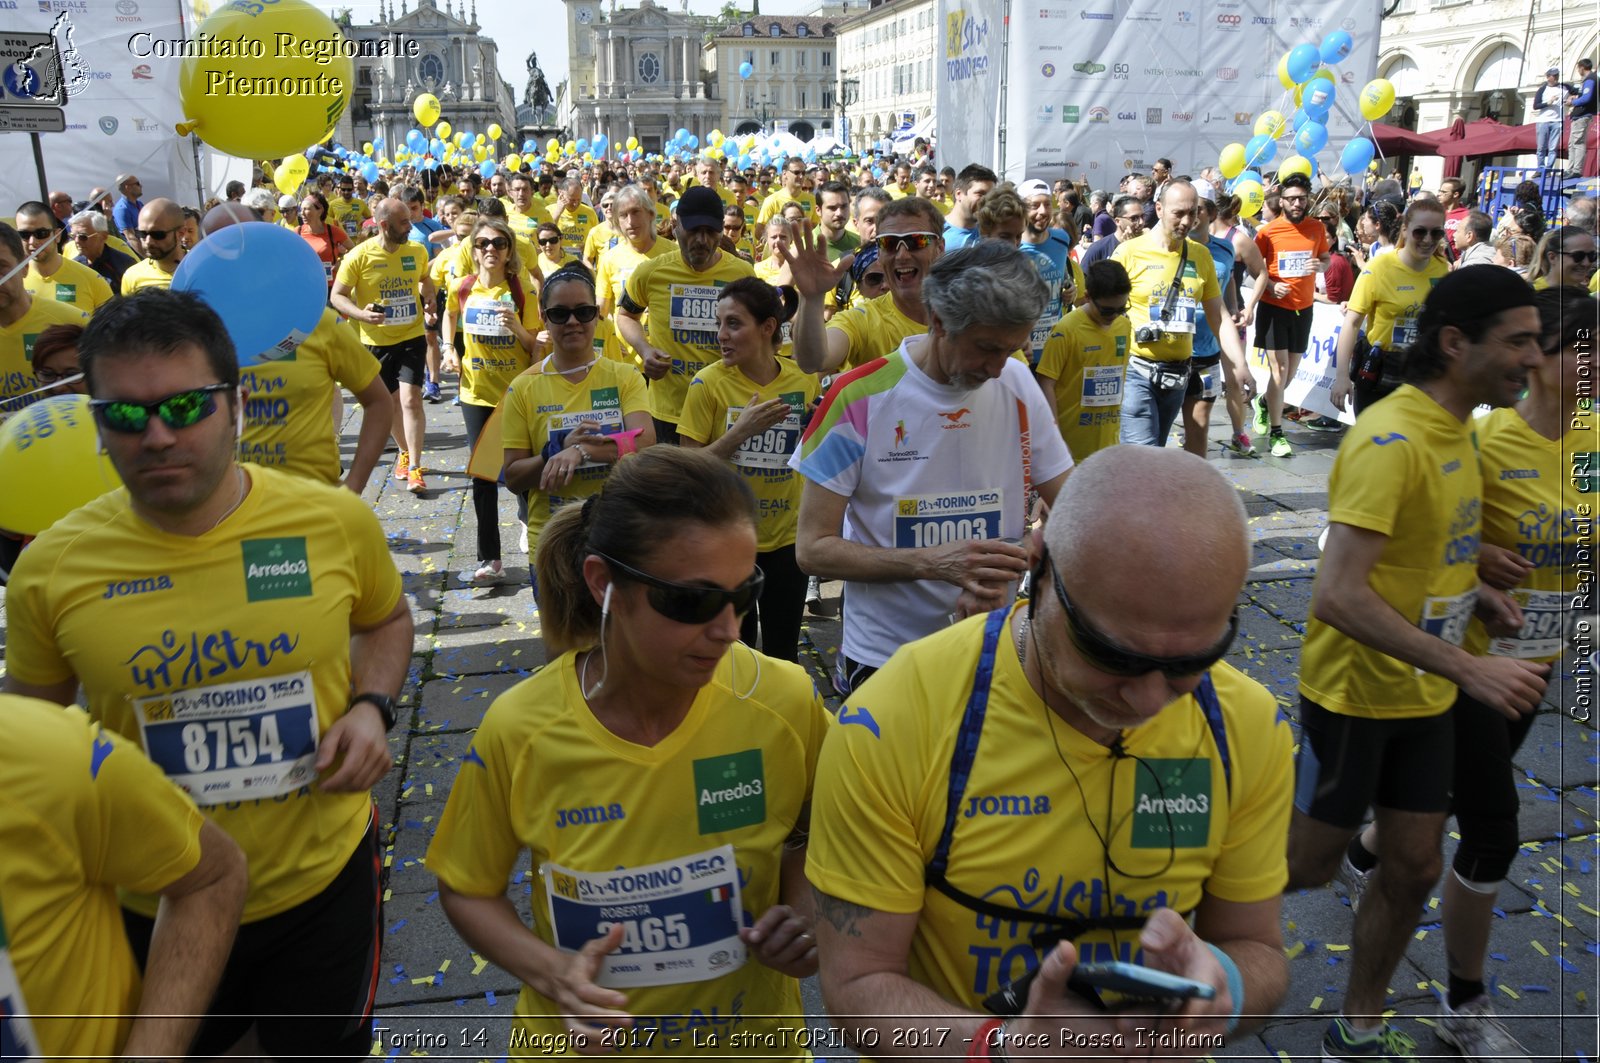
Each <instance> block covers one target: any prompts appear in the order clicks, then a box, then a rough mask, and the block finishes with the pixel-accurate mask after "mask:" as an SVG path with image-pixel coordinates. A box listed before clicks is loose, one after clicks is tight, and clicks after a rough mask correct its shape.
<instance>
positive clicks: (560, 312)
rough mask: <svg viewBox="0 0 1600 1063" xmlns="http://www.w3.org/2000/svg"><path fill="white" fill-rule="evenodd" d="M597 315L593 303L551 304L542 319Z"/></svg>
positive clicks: (589, 318) (559, 322) (563, 320)
mask: <svg viewBox="0 0 1600 1063" xmlns="http://www.w3.org/2000/svg"><path fill="white" fill-rule="evenodd" d="M599 315H600V308H599V307H598V306H595V305H594V304H593V303H590V304H588V305H586V306H551V307H546V308H545V312H544V319H545V320H546V321H549V322H551V323H553V324H556V325H565V324H566V323H567V322H568V321H571V320H572V319H573V318H577V319H578V323H579V324H582V325H587V324H588V323H589V322H591V321H593V320H594V319H595V318H596V317H598V316H599ZM606 560H607V561H609V560H611V559H610V558H606Z"/></svg>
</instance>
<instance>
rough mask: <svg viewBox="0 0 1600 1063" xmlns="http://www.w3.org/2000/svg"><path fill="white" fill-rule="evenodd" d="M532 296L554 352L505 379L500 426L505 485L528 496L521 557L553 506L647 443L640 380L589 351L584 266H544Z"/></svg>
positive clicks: (585, 490) (590, 307) (590, 291)
mask: <svg viewBox="0 0 1600 1063" xmlns="http://www.w3.org/2000/svg"><path fill="white" fill-rule="evenodd" d="M541 298H542V301H543V310H544V318H545V329H546V331H547V332H548V333H549V336H550V342H551V344H552V346H553V348H554V349H553V350H552V351H551V353H550V356H549V357H548V358H546V359H544V360H543V361H542V362H539V363H538V364H536V365H535V366H534V367H533V369H532V370H530V371H529V372H527V373H524V374H522V375H521V376H519V377H517V378H516V379H515V380H513V381H512V382H511V387H510V389H509V390H508V391H507V393H506V399H505V404H504V409H505V414H504V420H503V422H502V424H501V430H500V434H501V442H502V445H503V447H504V449H505V462H504V468H505V481H506V487H507V489H509V490H511V491H514V492H516V494H517V495H518V496H525V497H526V499H527V512H528V516H527V518H526V519H527V525H528V557H529V560H530V561H531V560H532V559H533V558H534V557H535V556H536V554H537V552H538V549H539V536H540V533H541V532H542V531H543V529H544V526H545V524H546V522H548V521H549V519H550V517H551V516H552V515H553V514H554V513H555V511H556V510H557V509H559V508H561V507H562V506H564V505H566V504H567V503H569V502H573V501H579V502H581V501H582V500H583V499H586V498H588V497H589V496H590V495H592V494H594V493H596V492H597V491H599V490H600V486H601V484H602V483H604V482H605V478H606V476H607V475H608V474H609V473H610V471H611V468H612V466H614V465H615V464H616V462H617V461H618V460H620V458H621V457H622V455H624V454H626V453H629V452H630V451H631V450H637V449H639V448H641V447H647V446H649V445H651V444H652V443H654V442H655V429H654V428H653V427H652V426H651V423H650V404H649V401H648V399H646V397H645V387H644V377H642V376H640V375H639V371H638V370H637V369H636V368H634V366H633V365H632V363H630V362H622V361H615V360H612V359H609V358H600V357H598V356H596V355H595V353H594V325H595V320H596V318H597V316H598V314H599V307H598V305H597V304H596V302H595V286H594V279H593V278H592V277H591V276H590V275H589V271H588V270H587V269H586V268H584V266H583V264H582V263H577V262H575V263H573V264H572V265H570V266H567V267H565V268H563V269H562V270H560V271H558V272H556V273H553V274H552V275H551V276H550V277H548V278H547V279H546V280H545V286H544V290H543V292H542V293H541ZM608 436H615V437H617V438H616V439H615V440H610V439H607V438H606V437H608ZM535 596H537V586H535Z"/></svg>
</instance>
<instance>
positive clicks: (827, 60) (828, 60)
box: [822, 51, 833, 70]
mask: <svg viewBox="0 0 1600 1063" xmlns="http://www.w3.org/2000/svg"><path fill="white" fill-rule="evenodd" d="M831 66H833V53H832V52H829V51H824V52H823V53H822V69H824V70H827V69H828V68H829V67H831Z"/></svg>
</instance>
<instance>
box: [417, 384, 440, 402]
mask: <svg viewBox="0 0 1600 1063" xmlns="http://www.w3.org/2000/svg"><path fill="white" fill-rule="evenodd" d="M422 401H423V402H443V401H444V396H443V395H441V394H440V393H439V385H438V382H436V381H433V380H426V381H423V384H422Z"/></svg>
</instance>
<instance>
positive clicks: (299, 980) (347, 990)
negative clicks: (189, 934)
mask: <svg viewBox="0 0 1600 1063" xmlns="http://www.w3.org/2000/svg"><path fill="white" fill-rule="evenodd" d="M382 867H383V852H382V849H381V847H380V846H379V844H378V817H377V809H376V808H374V809H373V814H372V819H371V821H370V822H369V823H368V824H367V832H366V834H365V835H363V836H362V838H361V844H359V845H357V846H356V850H355V852H354V853H352V854H350V859H349V860H348V861H347V862H346V863H345V866H344V868H343V870H341V871H340V872H339V874H338V876H337V877H336V878H335V879H334V880H333V881H332V882H331V883H329V884H328V888H327V889H325V890H323V891H322V892H321V893H319V894H317V895H316V896H315V897H312V898H311V899H310V900H308V901H304V902H302V903H300V904H297V905H295V906H294V907H293V908H290V909H289V910H288V911H286V912H280V913H278V914H277V915H272V916H268V917H267V918H265V919H260V920H257V921H256V922H253V923H246V924H245V925H243V926H241V927H240V928H239V935H238V937H236V938H235V939H234V942H233V951H232V952H231V953H229V954H228V964H227V966H226V967H225V968H224V969H223V972H222V983H221V984H220V985H219V986H218V987H217V995H216V997H215V999H213V1000H212V1002H211V1008H210V1011H209V1012H208V1014H207V1017H206V1019H205V1020H204V1021H203V1022H202V1023H201V1024H200V1033H199V1035H198V1036H197V1037H196V1038H195V1043H194V1048H193V1049H192V1050H191V1051H192V1052H193V1053H194V1055H195V1056H196V1057H197V1058H208V1057H215V1056H220V1055H221V1054H222V1053H223V1052H226V1051H227V1050H228V1049H229V1048H230V1047H232V1046H233V1045H234V1044H235V1043H236V1042H237V1041H238V1040H239V1038H241V1037H243V1036H244V1035H245V1033H246V1032H248V1031H249V1029H250V1026H251V1025H252V1024H254V1025H255V1027H256V1031H257V1036H258V1037H259V1038H260V1040H261V1047H262V1048H263V1049H264V1050H265V1051H266V1054H267V1055H268V1056H271V1057H273V1058H275V1059H291V1058H295V1057H315V1058H319V1059H352V1060H355V1059H364V1058H365V1057H366V1056H367V1053H368V1052H370V1051H371V1050H372V1004H373V1001H374V999H375V998H376V996H377V991H378V949H379V937H380V932H381V928H382V925H383V895H382V891H381V887H380V884H379V877H380V875H381V873H382ZM122 922H123V925H124V926H125V927H126V928H127V932H128V942H129V943H130V944H131V945H132V946H133V953H134V956H135V957H137V959H138V961H139V966H140V968H141V969H143V967H144V965H145V961H146V960H147V959H148V957H149V954H150V934H151V931H152V930H153V929H154V926H155V921H154V920H153V919H147V918H146V917H144V916H142V915H136V914H134V913H133V912H130V911H127V910H126V909H124V910H123V912H122Z"/></svg>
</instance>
